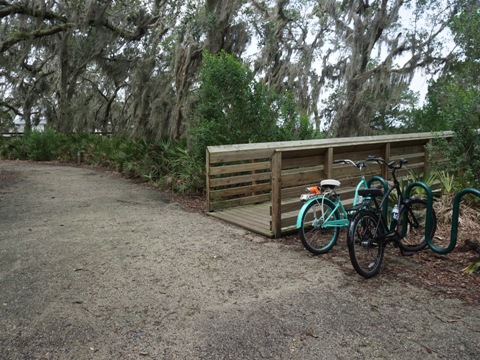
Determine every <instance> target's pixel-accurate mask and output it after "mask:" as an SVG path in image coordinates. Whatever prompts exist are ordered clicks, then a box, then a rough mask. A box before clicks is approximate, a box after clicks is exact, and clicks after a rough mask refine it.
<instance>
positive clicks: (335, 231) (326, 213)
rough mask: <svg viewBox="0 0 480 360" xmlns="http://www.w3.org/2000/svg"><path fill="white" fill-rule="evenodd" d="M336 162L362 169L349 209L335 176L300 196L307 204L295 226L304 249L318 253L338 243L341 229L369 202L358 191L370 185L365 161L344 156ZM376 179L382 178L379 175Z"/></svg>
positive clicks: (328, 249) (322, 252)
mask: <svg viewBox="0 0 480 360" xmlns="http://www.w3.org/2000/svg"><path fill="white" fill-rule="evenodd" d="M333 163H334V164H342V163H343V164H351V165H353V166H355V167H356V168H357V169H358V170H359V171H360V174H361V179H360V181H359V183H358V184H357V187H356V189H355V195H354V198H353V206H352V207H351V208H349V209H346V208H345V206H344V205H343V203H342V201H341V199H340V195H338V194H337V192H336V189H337V188H338V187H339V186H340V181H338V180H335V179H326V180H322V181H321V182H320V186H313V187H309V188H307V191H306V193H305V194H302V195H301V196H300V200H302V201H305V203H304V204H303V206H302V208H301V209H300V211H299V213H298V216H297V224H296V227H297V229H299V232H300V239H301V240H302V244H303V246H304V247H305V249H307V250H308V251H310V252H311V253H312V254H315V255H318V254H325V253H327V252H328V251H330V250H331V249H332V248H333V246H334V245H335V243H336V242H337V239H338V236H339V233H340V229H342V228H348V226H349V224H350V218H351V217H352V216H353V215H354V214H355V213H356V212H357V211H358V210H360V209H362V208H364V207H366V206H368V204H369V203H370V199H369V198H368V197H365V198H364V197H362V196H360V195H359V194H358V191H359V190H360V189H362V188H364V189H368V188H369V186H368V183H367V180H366V179H365V167H366V162H365V161H364V160H362V161H357V162H354V161H352V160H348V159H342V160H335V161H334V162H333ZM377 180H380V178H378V177H377ZM382 180H383V179H382ZM380 181H381V180H380Z"/></svg>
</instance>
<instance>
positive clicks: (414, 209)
mask: <svg viewBox="0 0 480 360" xmlns="http://www.w3.org/2000/svg"><path fill="white" fill-rule="evenodd" d="M426 220H427V202H426V201H425V200H423V199H418V198H413V199H410V201H409V203H408V205H405V206H404V207H403V209H402V211H401V212H400V216H399V221H398V227H397V229H398V231H399V233H400V240H399V247H400V249H402V250H403V251H419V250H422V249H424V248H425V247H426V246H427V241H426V239H425V226H426V224H427V222H426ZM430 224H431V226H430V239H433V236H434V235H435V231H436V229H437V216H436V215H435V211H434V210H433V209H432V218H431V222H430Z"/></svg>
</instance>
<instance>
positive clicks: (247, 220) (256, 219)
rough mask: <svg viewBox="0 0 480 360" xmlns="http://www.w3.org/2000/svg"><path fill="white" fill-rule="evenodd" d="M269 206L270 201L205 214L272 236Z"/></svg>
mask: <svg viewBox="0 0 480 360" xmlns="http://www.w3.org/2000/svg"><path fill="white" fill-rule="evenodd" d="M270 208H271V203H270V202H265V203H262V204H257V205H247V206H239V207H234V208H229V209H224V210H220V211H214V212H208V213H207V214H208V215H210V216H213V217H216V218H218V219H221V220H224V221H226V222H228V223H231V224H234V225H237V226H240V227H242V228H244V229H247V230H250V231H253V232H255V233H257V234H260V235H264V236H267V237H273V232H272V230H271V222H272V215H271V214H270Z"/></svg>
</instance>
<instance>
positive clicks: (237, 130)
mask: <svg viewBox="0 0 480 360" xmlns="http://www.w3.org/2000/svg"><path fill="white" fill-rule="evenodd" d="M196 100H197V106H196V109H195V111H194V118H195V121H194V123H193V124H192V125H191V126H190V128H189V135H190V136H189V140H190V144H191V146H192V149H193V153H194V155H195V157H196V158H199V159H202V160H203V159H204V158H205V149H206V147H207V146H210V145H226V144H241V143H250V142H267V141H280V140H294V139H306V138H312V137H313V136H314V131H313V128H312V127H311V126H310V125H309V122H308V119H307V118H306V117H304V116H302V115H301V114H300V113H299V112H298V110H297V107H296V105H295V102H294V98H293V96H292V95H291V94H285V95H283V96H280V95H278V94H276V93H274V92H273V91H271V90H269V89H268V88H267V87H266V86H264V85H263V84H261V83H260V82H258V81H256V79H255V76H254V73H253V72H252V71H251V70H250V69H249V68H248V66H246V65H244V64H243V63H242V62H241V61H239V60H238V59H237V58H235V57H234V56H233V55H230V54H227V53H225V52H222V53H220V54H218V55H212V54H210V53H208V52H204V55H203V66H202V69H201V71H200V87H199V89H198V90H197V92H196Z"/></svg>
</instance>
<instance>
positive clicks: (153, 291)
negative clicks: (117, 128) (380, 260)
mask: <svg viewBox="0 0 480 360" xmlns="http://www.w3.org/2000/svg"><path fill="white" fill-rule="evenodd" d="M0 177H3V179H4V180H5V179H8V181H0V205H1V208H0V214H1V233H0V289H1V291H0V358H1V359H123V358H126V359H406V358H409V359H422V360H426V359H479V357H480V309H478V308H477V307H475V306H472V305H468V304H466V303H463V302H461V301H459V300H452V299H442V298H439V297H438V296H435V295H433V294H432V293H430V292H428V291H427V290H424V289H420V288H416V287H414V286H409V285H405V284H400V283H395V282H388V281H385V278H382V276H377V277H375V278H373V279H370V280H364V279H362V278H361V277H359V276H358V275H356V273H354V271H353V269H351V265H350V262H349V259H347V258H346V259H345V263H344V265H336V264H334V263H332V262H329V261H327V260H326V259H322V258H321V257H310V256H308V255H307V253H306V252H305V251H304V250H303V249H301V247H300V245H298V244H295V245H288V244H285V243H281V242H278V241H274V240H270V239H266V238H263V237H261V236H257V235H255V234H252V233H250V232H248V231H245V230H243V229H240V228H237V227H234V226H230V225H228V224H225V223H223V222H220V221H218V220H216V219H213V218H211V217H208V216H206V215H204V214H200V213H198V212H187V211H185V210H182V208H181V207H180V205H179V204H177V203H174V202H169V201H168V199H167V198H166V197H165V196H163V195H162V194H161V193H160V192H158V191H155V190H152V189H149V188H147V187H144V186H141V185H138V184H134V183H132V182H130V181H128V180H125V179H122V178H120V177H118V176H114V175H111V174H108V173H106V172H103V171H99V170H95V169H91V168H79V167H71V166H60V165H55V164H31V163H26V162H0ZM399 271H401V270H399Z"/></svg>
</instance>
